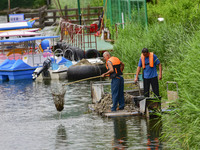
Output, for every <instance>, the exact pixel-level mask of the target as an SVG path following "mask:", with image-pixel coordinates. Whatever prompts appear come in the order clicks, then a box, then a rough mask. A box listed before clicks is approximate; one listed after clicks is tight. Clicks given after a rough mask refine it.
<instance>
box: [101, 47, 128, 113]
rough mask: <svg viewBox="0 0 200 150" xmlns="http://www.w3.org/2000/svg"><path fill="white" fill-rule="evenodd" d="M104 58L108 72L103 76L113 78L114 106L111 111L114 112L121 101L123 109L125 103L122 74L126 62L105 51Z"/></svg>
mask: <svg viewBox="0 0 200 150" xmlns="http://www.w3.org/2000/svg"><path fill="white" fill-rule="evenodd" d="M103 58H104V60H106V68H107V70H108V71H107V72H105V73H103V74H102V75H101V76H102V77H105V76H106V75H109V76H110V78H111V79H112V81H111V92H112V102H113V106H112V108H111V111H112V112H114V111H116V110H117V105H118V103H119V108H118V109H119V110H123V109H124V106H125V103H124V78H123V77H122V76H121V75H122V74H123V73H122V71H123V70H124V63H123V62H121V61H120V60H119V58H117V57H113V56H112V57H111V56H110V53H109V52H107V51H106V52H104V53H103Z"/></svg>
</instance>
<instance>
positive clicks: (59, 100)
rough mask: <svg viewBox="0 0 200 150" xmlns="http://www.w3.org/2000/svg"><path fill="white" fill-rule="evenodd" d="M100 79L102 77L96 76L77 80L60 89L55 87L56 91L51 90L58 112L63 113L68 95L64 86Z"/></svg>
mask: <svg viewBox="0 0 200 150" xmlns="http://www.w3.org/2000/svg"><path fill="white" fill-rule="evenodd" d="M100 77H101V76H94V77H90V78H85V79H81V80H77V81H74V82H68V83H66V84H63V85H62V87H60V88H58V87H55V88H54V89H51V94H52V96H53V101H54V104H55V107H56V109H57V111H59V112H61V111H62V110H63V109H64V104H65V93H66V88H65V87H64V86H66V85H70V84H73V83H77V82H81V81H86V80H91V79H96V78H100Z"/></svg>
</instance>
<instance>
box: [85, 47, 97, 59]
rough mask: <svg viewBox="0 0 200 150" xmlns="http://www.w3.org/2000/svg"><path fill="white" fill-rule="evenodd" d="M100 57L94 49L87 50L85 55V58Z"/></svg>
mask: <svg viewBox="0 0 200 150" xmlns="http://www.w3.org/2000/svg"><path fill="white" fill-rule="evenodd" d="M97 57H100V53H99V52H98V51H97V50H96V49H89V50H87V51H86V53H85V58H97Z"/></svg>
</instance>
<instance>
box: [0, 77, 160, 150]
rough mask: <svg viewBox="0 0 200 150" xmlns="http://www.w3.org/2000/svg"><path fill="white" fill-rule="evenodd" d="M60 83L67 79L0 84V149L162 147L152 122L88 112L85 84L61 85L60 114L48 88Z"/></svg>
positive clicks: (89, 101)
mask: <svg viewBox="0 0 200 150" xmlns="http://www.w3.org/2000/svg"><path fill="white" fill-rule="evenodd" d="M63 83H67V81H43V82H35V81H17V82H11V81H9V82H3V83H1V84H0V133H1V134H0V149H2V150H13V149H15V150H27V149H28V150H54V149H56V150H66V149H69V150H74V149H76V150H79V149H80V150H93V149H102V150H103V149H123V148H124V149H131V150H132V149H148V148H151V149H162V143H160V142H159V140H158V138H159V133H160V130H161V129H157V128H155V129H154V127H153V126H154V124H155V123H156V122H154V121H147V120H146V119H145V118H141V117H139V116H133V117H117V118H103V117H101V116H99V115H97V114H95V113H89V112H88V104H90V103H91V101H92V100H91V97H90V84H89V82H83V83H79V84H72V85H69V86H66V87H65V88H66V94H65V105H64V107H65V108H64V110H63V111H62V112H61V116H60V113H58V112H57V111H56V108H55V105H54V103H53V97H52V95H51V93H52V91H51V90H52V89H55V88H58V87H59V88H60V87H61V84H63Z"/></svg>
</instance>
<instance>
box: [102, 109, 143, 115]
mask: <svg viewBox="0 0 200 150" xmlns="http://www.w3.org/2000/svg"><path fill="white" fill-rule="evenodd" d="M137 115H140V113H139V112H127V111H124V110H121V111H116V112H109V113H104V114H103V116H104V117H127V116H137Z"/></svg>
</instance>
